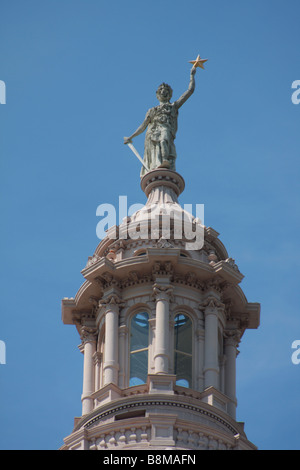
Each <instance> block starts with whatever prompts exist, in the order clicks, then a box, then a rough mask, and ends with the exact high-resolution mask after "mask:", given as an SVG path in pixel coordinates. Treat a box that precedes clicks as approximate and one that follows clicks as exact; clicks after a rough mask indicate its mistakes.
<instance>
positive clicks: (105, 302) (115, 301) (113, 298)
mask: <svg viewBox="0 0 300 470" xmlns="http://www.w3.org/2000/svg"><path fill="white" fill-rule="evenodd" d="M109 305H117V306H118V307H120V308H121V307H123V306H124V305H125V303H124V301H123V299H121V297H119V296H118V295H117V294H110V295H108V296H107V297H105V298H103V299H101V300H100V301H99V307H107V306H109Z"/></svg>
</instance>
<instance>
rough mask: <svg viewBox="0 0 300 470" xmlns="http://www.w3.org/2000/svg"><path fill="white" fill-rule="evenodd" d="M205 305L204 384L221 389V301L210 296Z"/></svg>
mask: <svg viewBox="0 0 300 470" xmlns="http://www.w3.org/2000/svg"><path fill="white" fill-rule="evenodd" d="M204 306H205V309H204V315H205V344H204V371H203V372H204V386H205V388H207V387H215V388H216V389H219V360H218V308H219V306H220V302H219V301H218V300H217V299H215V298H214V297H209V298H208V299H207V300H206V302H205V303H204Z"/></svg>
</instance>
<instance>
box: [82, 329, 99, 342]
mask: <svg viewBox="0 0 300 470" xmlns="http://www.w3.org/2000/svg"><path fill="white" fill-rule="evenodd" d="M96 335H97V328H94V327H90V326H86V325H83V326H82V327H81V329H80V338H81V340H82V342H84V343H85V342H87V341H96Z"/></svg>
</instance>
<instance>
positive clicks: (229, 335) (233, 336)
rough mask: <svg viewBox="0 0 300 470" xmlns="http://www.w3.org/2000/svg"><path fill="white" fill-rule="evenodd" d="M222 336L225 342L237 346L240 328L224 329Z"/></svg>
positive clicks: (239, 338)
mask: <svg viewBox="0 0 300 470" xmlns="http://www.w3.org/2000/svg"><path fill="white" fill-rule="evenodd" d="M224 338H225V341H226V343H227V344H228V343H229V344H231V345H232V346H235V347H237V346H238V345H239V343H240V340H241V331H240V330H225V331H224Z"/></svg>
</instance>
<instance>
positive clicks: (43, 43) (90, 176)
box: [0, 0, 300, 449]
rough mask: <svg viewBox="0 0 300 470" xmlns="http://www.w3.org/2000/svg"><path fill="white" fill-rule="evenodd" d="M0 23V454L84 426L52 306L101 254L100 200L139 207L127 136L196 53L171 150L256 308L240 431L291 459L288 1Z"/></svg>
mask: <svg viewBox="0 0 300 470" xmlns="http://www.w3.org/2000/svg"><path fill="white" fill-rule="evenodd" d="M0 15H1V30H0V52H1V53H0V57H1V67H0V80H4V81H5V83H6V87H7V96H6V104H5V105H0V122H1V143H0V149H1V168H0V175H1V176H0V178H1V185H0V188H1V189H0V191H1V201H0V204H1V288H2V289H1V300H0V302H1V327H0V340H2V341H5V343H6V348H7V364H6V365H0V398H1V400H0V422H1V426H0V448H1V449H57V448H59V447H60V445H61V444H62V443H63V437H65V436H66V435H68V434H69V433H70V432H71V430H72V426H73V418H74V416H79V415H80V413H81V402H80V396H81V392H82V355H81V354H80V352H79V350H78V349H77V345H78V344H79V342H80V341H79V337H78V334H77V331H76V329H75V328H74V327H71V326H65V325H63V324H62V321H61V299H62V298H63V297H65V296H66V297H72V296H74V295H75V294H76V292H77V290H78V288H79V287H80V285H81V284H82V282H83V280H84V279H83V277H82V275H81V274H80V271H81V269H82V268H83V267H84V266H85V264H86V261H87V258H88V256H90V255H92V254H93V253H94V250H95V248H96V246H97V244H98V242H99V240H98V239H97V237H96V224H97V222H98V220H99V219H98V218H97V217H96V208H97V206H98V205H99V204H102V203H111V204H117V203H118V197H119V195H127V196H128V201H129V203H130V204H132V203H135V202H140V203H144V202H145V197H144V194H143V193H142V192H141V190H140V187H139V171H140V165H139V162H138V160H137V159H136V158H135V157H134V155H133V154H131V152H130V150H129V148H127V147H125V146H124V144H123V136H128V135H130V134H131V133H132V132H133V131H134V130H135V129H136V128H137V126H138V125H139V124H140V123H141V122H142V120H143V118H144V116H145V113H146V111H147V110H148V108H150V107H152V106H154V105H155V104H156V103H157V101H156V97H155V91H156V88H157V86H158V85H159V84H160V83H161V82H162V81H164V82H167V83H169V84H170V85H171V86H172V88H173V90H174V93H173V97H174V99H176V98H177V97H179V96H180V94H181V93H182V92H183V91H184V90H185V89H186V87H187V85H188V79H189V70H190V64H188V61H189V60H192V59H194V58H195V57H196V56H197V54H198V53H199V54H200V55H201V56H202V57H205V58H208V59H209V61H208V62H207V63H206V66H205V71H203V70H201V69H198V71H197V74H196V90H195V93H194V95H193V97H192V98H191V99H190V100H189V101H188V102H187V103H186V104H185V105H184V107H183V108H181V111H180V117H179V130H178V134H177V139H176V146H177V153H178V160H177V171H178V172H179V173H181V175H182V176H183V177H184V179H185V181H186V189H185V192H184V193H183V195H182V196H181V202H182V203H192V204H196V203H201V204H204V205H205V224H206V225H207V226H211V227H213V228H214V229H215V230H217V231H218V232H220V239H221V240H222V242H223V243H224V244H225V246H226V247H227V250H228V252H229V255H230V256H231V257H233V258H234V259H235V260H236V262H237V264H238V266H239V268H240V270H241V272H242V273H243V274H244V275H245V279H244V280H243V282H242V285H241V286H242V288H243V290H244V292H245V294H246V296H247V299H248V300H249V301H250V302H260V303H261V306H262V310H261V326H260V328H259V329H258V330H253V331H252V330H251V331H247V332H246V334H245V336H244V338H243V341H242V343H241V345H240V348H239V350H240V354H239V356H238V360H237V363H238V375H237V396H238V420H240V421H245V431H246V433H247V435H248V438H249V439H250V440H252V441H253V442H254V443H255V444H256V445H257V446H258V447H259V448H260V449H300V436H299V419H300V402H299V391H300V364H299V365H298V366H297V365H294V364H292V361H291V354H292V349H291V344H292V342H293V341H294V340H296V339H300V312H299V305H300V303H299V267H300V251H299V229H300V223H299V208H300V204H299V177H300V164H299V160H300V152H299V148H300V141H299V122H300V105H294V104H293V103H292V101H291V95H292V89H291V84H292V82H293V81H294V80H299V79H300V69H299V64H300V50H299V43H300V41H299V40H300V37H299V36H300V29H299V15H300V3H299V1H298V0H285V1H284V0H282V1H278V0H251V1H250V0H247V1H246V0H245V1H243V2H241V1H240V0H239V1H238V0H228V1H227V2H224V1H223V0H207V1H202V0H186V1H182V0H180V1H178V0H172V1H170V0H163V1H161V0H153V1H152V2H141V1H135V0H134V1H132V0H128V1H126V2H125V1H121V0H118V1H111V2H104V1H101V0H97V1H96V0H63V1H61V0H51V1H50V0H44V1H42V2H41V1H38V0H27V1H26V2H24V1H21V0H19V1H16V0H2V2H1V6H0ZM135 144H136V147H137V148H138V150H139V151H140V153H142V151H143V137H141V138H137V139H136V141H135Z"/></svg>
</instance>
